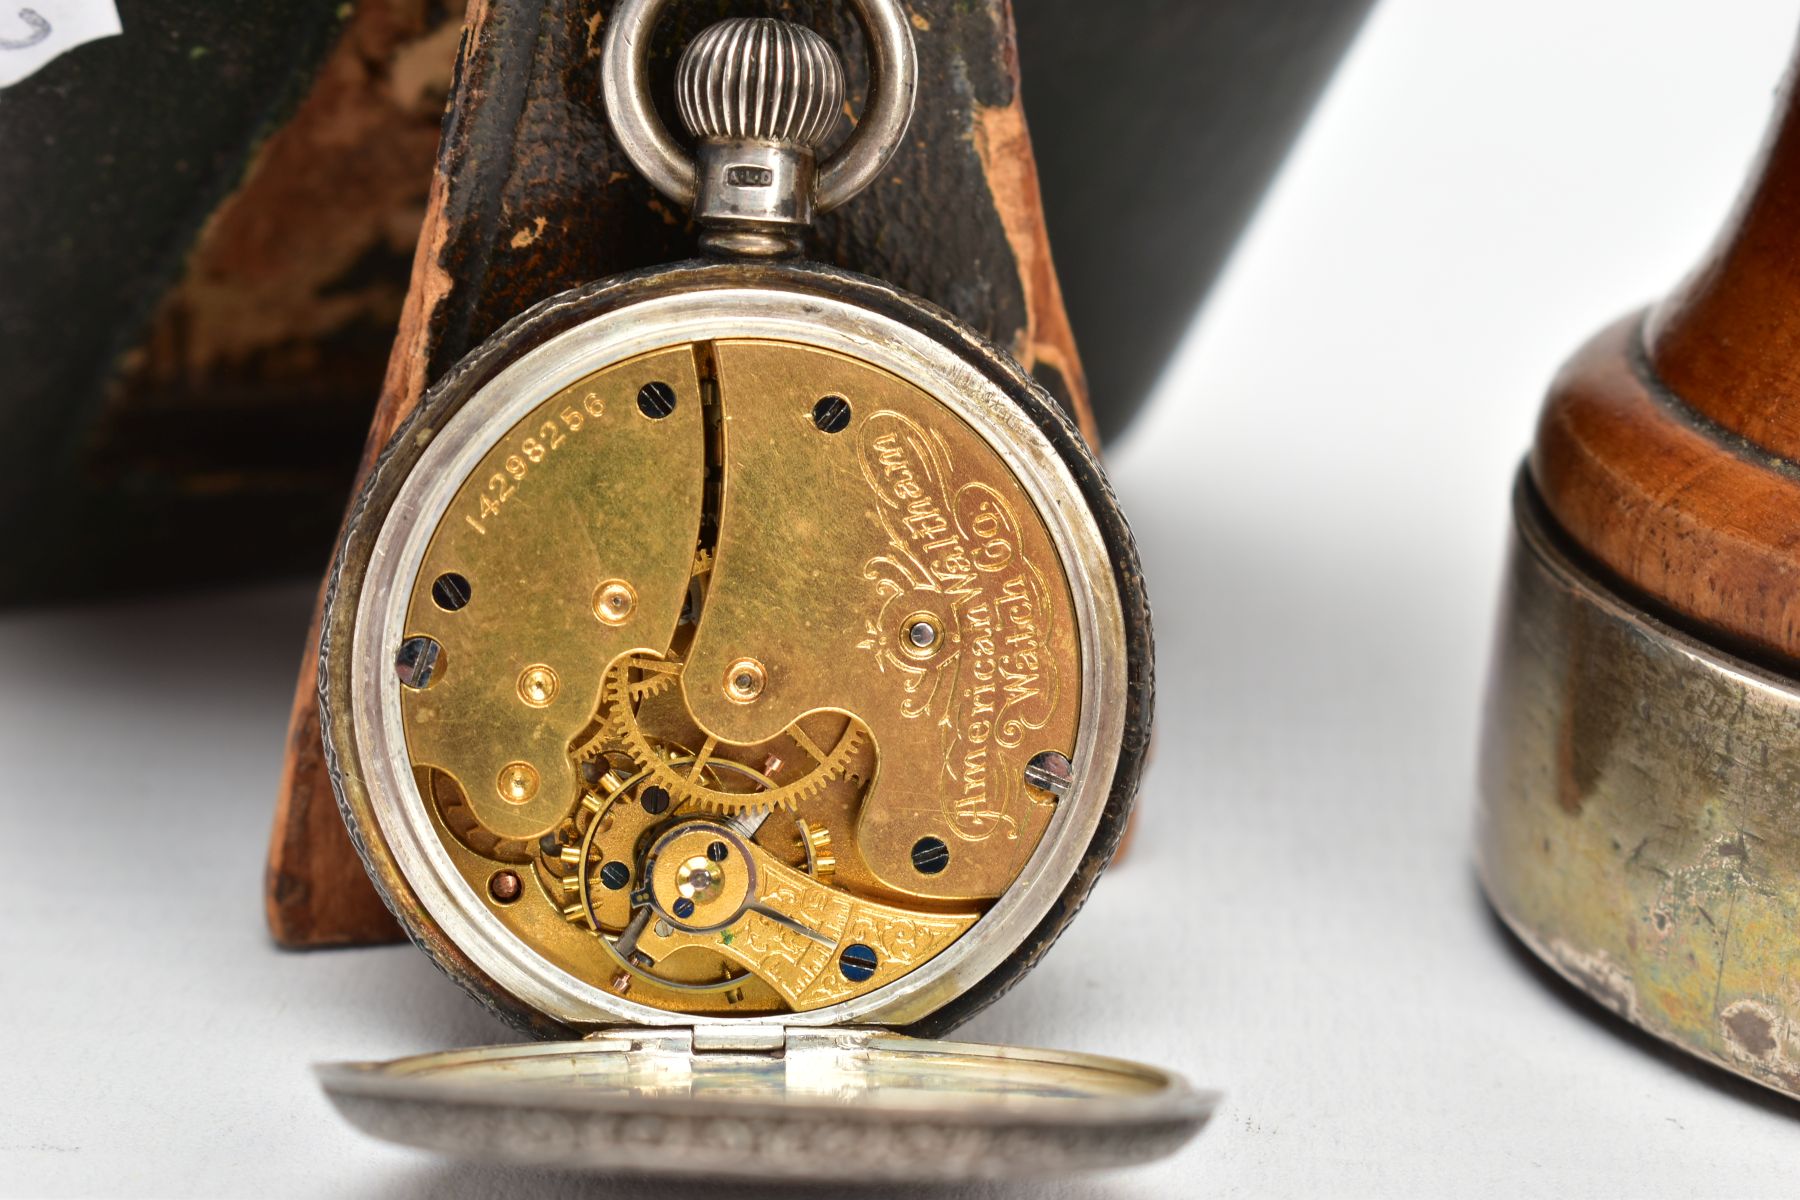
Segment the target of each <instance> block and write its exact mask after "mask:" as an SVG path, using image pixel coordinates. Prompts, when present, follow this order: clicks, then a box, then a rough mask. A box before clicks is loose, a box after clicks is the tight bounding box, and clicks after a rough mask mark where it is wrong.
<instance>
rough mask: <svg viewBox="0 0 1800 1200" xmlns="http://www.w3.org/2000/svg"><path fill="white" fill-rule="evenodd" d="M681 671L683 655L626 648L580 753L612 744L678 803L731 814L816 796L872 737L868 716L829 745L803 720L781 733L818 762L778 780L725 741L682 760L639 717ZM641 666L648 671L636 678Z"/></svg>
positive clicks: (587, 757) (592, 753)
mask: <svg viewBox="0 0 1800 1200" xmlns="http://www.w3.org/2000/svg"><path fill="white" fill-rule="evenodd" d="M681 670H682V664H681V663H680V662H679V661H673V660H667V659H661V658H654V657H650V656H647V655H635V654H634V655H626V656H625V657H623V658H621V659H619V660H618V661H617V662H615V663H614V664H613V665H612V667H611V669H609V670H608V671H607V673H606V680H605V682H604V683H603V684H602V686H601V701H600V711H601V714H602V716H601V721H600V726H599V729H598V730H597V731H596V732H595V733H594V734H593V736H592V737H590V738H589V739H588V740H587V742H586V743H585V744H584V745H583V746H582V748H581V749H580V750H579V751H577V756H578V757H579V758H581V759H582V760H584V761H591V760H593V759H594V758H596V757H597V756H598V755H599V754H601V753H602V752H603V751H605V750H608V749H617V750H621V751H623V752H624V754H625V755H627V756H628V757H629V758H630V759H631V760H632V762H634V763H635V764H636V765H637V768H638V770H639V771H642V772H645V773H646V774H647V776H648V778H647V779H645V781H644V782H645V786H649V785H655V786H657V787H660V788H663V789H665V790H666V791H667V792H668V793H669V796H670V798H671V799H672V800H673V801H674V802H675V803H677V804H682V803H687V804H691V805H693V806H694V807H695V808H697V809H700V810H702V811H706V812H713V813H719V814H721V815H724V816H732V815H736V814H739V813H761V812H770V811H773V810H775V809H778V808H785V809H788V810H789V811H792V810H793V809H795V808H797V807H798V806H799V805H800V804H801V803H802V802H803V801H806V800H810V799H812V798H813V797H814V796H817V795H818V794H819V793H820V792H821V791H823V790H824V788H825V787H826V785H827V784H829V783H831V782H833V781H834V780H837V779H841V778H842V777H843V776H844V773H845V772H846V771H847V770H848V769H849V767H850V763H851V761H852V759H854V757H855V756H856V752H857V751H858V750H859V749H860V748H861V747H862V744H863V741H864V739H865V738H866V737H867V736H868V730H867V729H866V728H865V727H864V725H863V723H862V722H861V721H859V720H857V719H856V718H854V717H851V718H850V719H849V721H848V723H847V724H846V725H845V726H844V730H843V732H842V733H841V734H839V735H838V737H837V739H836V740H835V741H834V742H833V743H832V744H831V745H830V746H829V747H825V746H821V745H819V744H818V743H817V742H816V741H814V740H813V738H812V737H811V736H810V735H809V734H808V733H807V732H806V731H805V730H804V729H802V728H801V727H800V725H799V723H798V722H796V723H794V724H792V725H789V726H788V727H787V728H786V729H784V730H783V731H782V734H783V735H785V736H786V737H787V738H788V739H789V740H790V741H792V742H793V743H794V744H795V745H796V746H798V747H799V748H800V751H801V752H802V753H803V754H805V755H806V756H807V757H808V758H810V759H812V760H813V767H812V769H811V770H810V771H808V772H807V773H806V774H805V775H803V776H801V777H800V778H798V779H794V780H790V781H789V782H787V783H777V782H775V780H774V779H772V778H770V776H769V775H767V774H765V773H763V772H761V771H758V770H755V769H754V768H752V767H750V766H748V765H746V764H743V763H739V762H737V761H736V760H734V759H730V758H726V757H723V756H720V755H716V754H714V753H713V751H714V750H715V749H717V747H718V743H717V742H716V741H715V740H713V739H710V738H709V739H708V740H707V742H706V744H705V745H704V746H702V747H701V748H700V749H699V750H698V751H697V752H691V753H683V754H680V755H678V756H674V757H676V758H680V759H682V760H683V761H681V762H676V761H672V758H671V756H670V755H669V754H668V753H667V752H666V751H665V750H664V749H663V748H662V746H661V745H660V739H658V738H657V737H655V736H654V735H652V734H650V733H648V732H646V731H645V730H644V728H643V726H642V725H640V724H639V723H638V715H637V712H638V705H639V704H640V703H641V702H642V701H643V700H644V699H646V698H647V697H649V696H652V695H655V694H657V693H660V692H662V691H665V690H667V689H668V688H669V687H671V686H673V684H674V683H675V681H676V680H677V679H679V678H680V675H681ZM634 672H638V673H640V674H641V676H642V677H641V678H638V679H635V680H634V679H633V678H632V675H633V673H634ZM708 775H710V776H711V777H712V779H713V780H719V781H722V780H723V779H725V778H739V779H742V780H743V781H744V782H746V783H747V784H748V785H750V787H751V788H752V789H754V790H746V791H733V790H729V789H727V788H724V787H719V786H715V784H714V783H713V782H709V781H708V780H707V779H706V778H705V776H708Z"/></svg>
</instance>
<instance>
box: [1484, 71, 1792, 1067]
mask: <svg viewBox="0 0 1800 1200" xmlns="http://www.w3.org/2000/svg"><path fill="white" fill-rule="evenodd" d="M1797 462H1800V106H1797V104H1796V97H1795V95H1794V93H1793V92H1792V91H1791V90H1789V91H1788V92H1787V94H1786V95H1785V97H1784V99H1783V102H1782V105H1781V111H1780V113H1779V114H1778V119H1777V121H1776V124H1775V126H1774V129H1773V132H1772V135H1771V137H1770V140H1769V142H1768V143H1767V146H1766V148H1765V151H1764V156H1763V158H1762V161H1761V162H1760V163H1759V165H1758V167H1757V169H1756V171H1755V172H1754V174H1753V175H1752V178H1751V182H1750V184H1749V186H1748V188H1747V189H1746V192H1745V194H1744V197H1743V198H1742V200H1741V201H1740V203H1739V206H1738V208H1737V210H1736V212H1735V213H1734V214H1733V216H1732V219H1731V221H1730V223H1729V224H1728V225H1727V227H1726V229H1725V230H1724V232H1723V234H1722V236H1721V237H1720V238H1719V240H1718V241H1717V242H1716V244H1715V245H1714V247H1713V249H1712V251H1711V252H1710V254H1709V256H1708V258H1707V260H1706V261H1705V262H1704V263H1702V264H1701V266H1700V267H1699V269H1697V270H1696V271H1695V272H1694V273H1693V274H1692V275H1691V276H1690V277H1689V278H1688V279H1687V280H1686V281H1685V282H1684V283H1683V284H1682V285H1681V286H1680V287H1679V288H1678V289H1677V290H1676V291H1675V292H1674V293H1673V294H1671V295H1670V296H1669V297H1668V298H1667V299H1665V300H1664V301H1663V302H1662V303H1660V304H1658V305H1656V306H1654V307H1653V308H1651V309H1650V310H1648V311H1647V312H1646V313H1643V314H1640V315H1635V316H1632V317H1630V318H1628V319H1626V320H1623V321H1620V322H1619V323H1617V324H1615V325H1614V326H1612V327H1611V328H1609V329H1607V330H1605V331H1603V332H1602V333H1601V334H1599V335H1598V336H1597V337H1595V338H1594V340H1593V341H1592V342H1590V343H1589V344H1588V345H1587V346H1586V347H1584V348H1583V349H1582V350H1581V351H1580V352H1579V353H1578V354H1577V355H1576V356H1575V357H1574V359H1573V360H1571V362H1570V363H1569V364H1568V366H1566V367H1565V368H1564V370H1563V371H1562V373H1561V375H1560V376H1559V377H1558V378H1557V380H1556V382H1555V384H1554V385H1553V387H1552V389H1551V393H1550V396H1549V398H1548V400H1547V401H1546V403H1545V406H1544V411H1543V415H1542V419H1541V421H1540V423H1539V427H1538V432H1537V438H1536V442H1535V444H1534V446H1533V448H1532V452H1531V455H1530V457H1529V459H1528V460H1527V463H1526V467H1525V469H1524V470H1523V471H1522V472H1521V475H1520V480H1519V484H1518V488H1517V497H1516V500H1517V502H1516V505H1515V517H1516V534H1515V538H1514V545H1513V549H1512V557H1511V564H1510V566H1509V568H1508V571H1507V582H1506V588H1505V591H1504V593H1503V598H1502V604H1501V613H1500V629H1499V637H1498V639H1497V642H1496V647H1495V652H1494V662H1493V667H1492V675H1491V680H1490V691H1489V695H1488V701H1487V714H1486V722H1485V730H1484V738H1483V747H1482V762H1481V770H1480V793H1481V795H1480V819H1479V822H1478V837H1477V852H1478V856H1479V861H1480V870H1481V876H1482V879H1483V882H1484V884H1485V886H1486V888H1487V894H1488V897H1489V898H1490V900H1491V901H1492V902H1493V904H1494V907H1495V908H1496V909H1497V910H1498V911H1499V913H1500V915H1501V916H1502V917H1503V918H1504V919H1505V920H1506V922H1507V924H1508V925H1510V926H1511V927H1512V929H1513V930H1514V931H1515V932H1516V933H1517V934H1518V935H1519V936H1520V938H1521V939H1522V940H1523V941H1524V942H1525V944H1526V945H1528V946H1529V947H1530V948H1531V949H1532V950H1533V951H1534V952H1535V953H1537V954H1538V955H1539V956H1540V957H1542V958H1543V959H1544V960H1545V961H1546V962H1548V963H1549V964H1550V965H1551V966H1553V967H1554V968H1555V969H1556V970H1557V971H1559V972H1560V973H1561V974H1562V975H1563V976H1565V977H1566V978H1568V979H1569V980H1570V981H1571V982H1572V983H1574V984H1575V985H1576V986H1577V987H1579V988H1581V989H1582V990H1583V991H1584V992H1586V993H1587V994H1589V995H1590V996H1592V997H1594V998H1595V999H1596V1000H1598V1001H1599V1002H1600V1003H1602V1004H1604V1005H1605V1006H1607V1007H1608V1008H1610V1009H1612V1010H1613V1011H1615V1012H1617V1013H1618V1014H1619V1015H1620V1016H1622V1017H1624V1018H1625V1019H1626V1020H1629V1021H1631V1022H1633V1023H1635V1024H1637V1025H1639V1026H1641V1027H1642V1028H1644V1029H1646V1030H1648V1031H1649V1032H1651V1033H1653V1034H1655V1035H1656V1036H1658V1037H1660V1038H1663V1039H1665V1040H1667V1041H1669V1042H1671V1043H1673V1044H1674V1045H1676V1046H1678V1047H1680V1048H1681V1049H1683V1050H1686V1051H1688V1052H1690V1053H1692V1054H1695V1055H1697V1056H1699V1057H1701V1058H1704V1059H1706V1060H1708V1061H1710V1062H1713V1063H1716V1064H1718V1065H1720V1066H1722V1067H1725V1068H1727V1069H1729V1070H1732V1071H1736V1072H1738V1073H1739V1074H1741V1075H1744V1076H1746V1077H1748V1078H1750V1079H1753V1080H1755V1081H1757V1082H1759V1083H1762V1084H1766V1085H1768V1086H1769V1087H1771V1088H1775V1089H1777V1090H1779V1091H1782V1092H1786V1093H1788V1094H1789V1095H1794V1096H1800V1023H1797V1021H1800V541H1797V540H1796V538H1797V531H1800V468H1797V467H1796V463H1797Z"/></svg>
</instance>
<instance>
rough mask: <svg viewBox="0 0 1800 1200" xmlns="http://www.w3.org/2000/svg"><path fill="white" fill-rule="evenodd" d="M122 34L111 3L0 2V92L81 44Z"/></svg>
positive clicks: (76, 0) (59, 0) (109, 0)
mask: <svg viewBox="0 0 1800 1200" xmlns="http://www.w3.org/2000/svg"><path fill="white" fill-rule="evenodd" d="M121 31H122V30H121V26H120V25H119V9H118V6H117V5H116V4H115V3H114V2H113V0H31V2H30V3H29V4H20V3H18V0H0V88H8V87H11V86H12V85H13V84H15V83H17V82H19V80H21V79H23V78H25V77H26V76H27V75H30V74H31V73H32V72H33V71H36V70H37V69H38V68H39V67H41V66H43V65H44V64H45V63H47V62H49V61H50V60H51V59H53V58H56V57H57V56H59V55H62V54H65V53H67V52H68V51H70V50H73V49H74V48H75V47H77V46H79V45H81V44H82V43H83V42H91V41H94V40H95V39H96V38H103V37H112V36H114V35H115V34H117V33H120V32H121Z"/></svg>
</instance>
